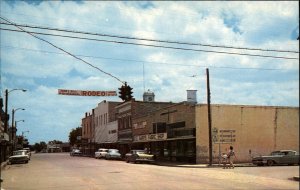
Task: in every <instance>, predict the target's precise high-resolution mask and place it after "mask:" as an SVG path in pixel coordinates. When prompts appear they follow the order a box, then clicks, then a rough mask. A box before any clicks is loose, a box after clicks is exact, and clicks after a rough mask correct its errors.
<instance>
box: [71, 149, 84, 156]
mask: <svg viewBox="0 0 300 190" xmlns="http://www.w3.org/2000/svg"><path fill="white" fill-rule="evenodd" d="M70 156H82V152H81V151H80V150H79V149H73V150H72V151H71V152H70Z"/></svg>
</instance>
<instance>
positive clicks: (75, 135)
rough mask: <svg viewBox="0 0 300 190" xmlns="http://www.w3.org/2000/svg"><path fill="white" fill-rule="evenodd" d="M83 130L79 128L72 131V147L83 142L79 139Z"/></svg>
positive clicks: (70, 140) (70, 139)
mask: <svg viewBox="0 0 300 190" xmlns="http://www.w3.org/2000/svg"><path fill="white" fill-rule="evenodd" d="M81 129H82V128H81V127H77V128H76V129H72V131H71V132H70V134H69V142H70V145H71V146H73V145H74V144H78V143H80V142H81V140H79V139H78V137H81Z"/></svg>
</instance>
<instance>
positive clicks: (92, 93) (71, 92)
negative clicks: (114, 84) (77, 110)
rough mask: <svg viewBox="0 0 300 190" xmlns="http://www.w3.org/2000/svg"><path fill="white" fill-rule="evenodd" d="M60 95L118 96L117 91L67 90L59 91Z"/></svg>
mask: <svg viewBox="0 0 300 190" xmlns="http://www.w3.org/2000/svg"><path fill="white" fill-rule="evenodd" d="M58 94H59V95H68V96H117V92H116V91H91V90H66V89H58Z"/></svg>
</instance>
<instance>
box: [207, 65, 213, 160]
mask: <svg viewBox="0 0 300 190" xmlns="http://www.w3.org/2000/svg"><path fill="white" fill-rule="evenodd" d="M206 77H207V116H208V135H209V137H208V140H209V165H210V166H211V165H212V134H211V110H210V86H209V70H208V68H206Z"/></svg>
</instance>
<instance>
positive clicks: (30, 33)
mask: <svg viewBox="0 0 300 190" xmlns="http://www.w3.org/2000/svg"><path fill="white" fill-rule="evenodd" d="M0 18H1V19H3V20H5V21H6V22H9V23H11V24H13V25H14V26H15V27H17V28H19V29H20V30H22V32H26V33H27V34H29V35H31V36H33V37H34V38H37V39H39V40H41V41H44V42H46V43H48V44H50V45H51V46H53V47H55V48H57V49H59V50H61V51H63V52H65V53H66V54H68V55H70V56H72V57H74V58H75V59H78V60H80V61H82V62H84V63H85V64H87V65H89V66H91V67H93V68H95V69H97V70H99V71H100V72H102V73H104V74H106V75H108V76H110V77H113V78H115V79H117V80H118V81H120V82H121V83H123V84H124V82H123V81H121V80H120V79H119V78H118V77H116V76H114V75H112V74H110V73H108V72H105V71H103V70H102V69H100V68H99V67H96V66H94V65H92V64H91V63H89V62H87V61H85V60H83V59H81V58H79V57H77V56H76V55H73V54H72V53H70V52H68V51H66V50H64V49H62V48H60V47H58V46H56V45H54V44H53V43H51V42H49V41H47V40H45V39H43V38H40V37H38V36H36V35H34V34H33V33H32V32H28V31H26V30H24V29H23V28H21V27H20V26H17V25H15V24H14V23H13V22H11V21H9V20H7V19H5V18H3V17H2V16H0Z"/></svg>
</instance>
